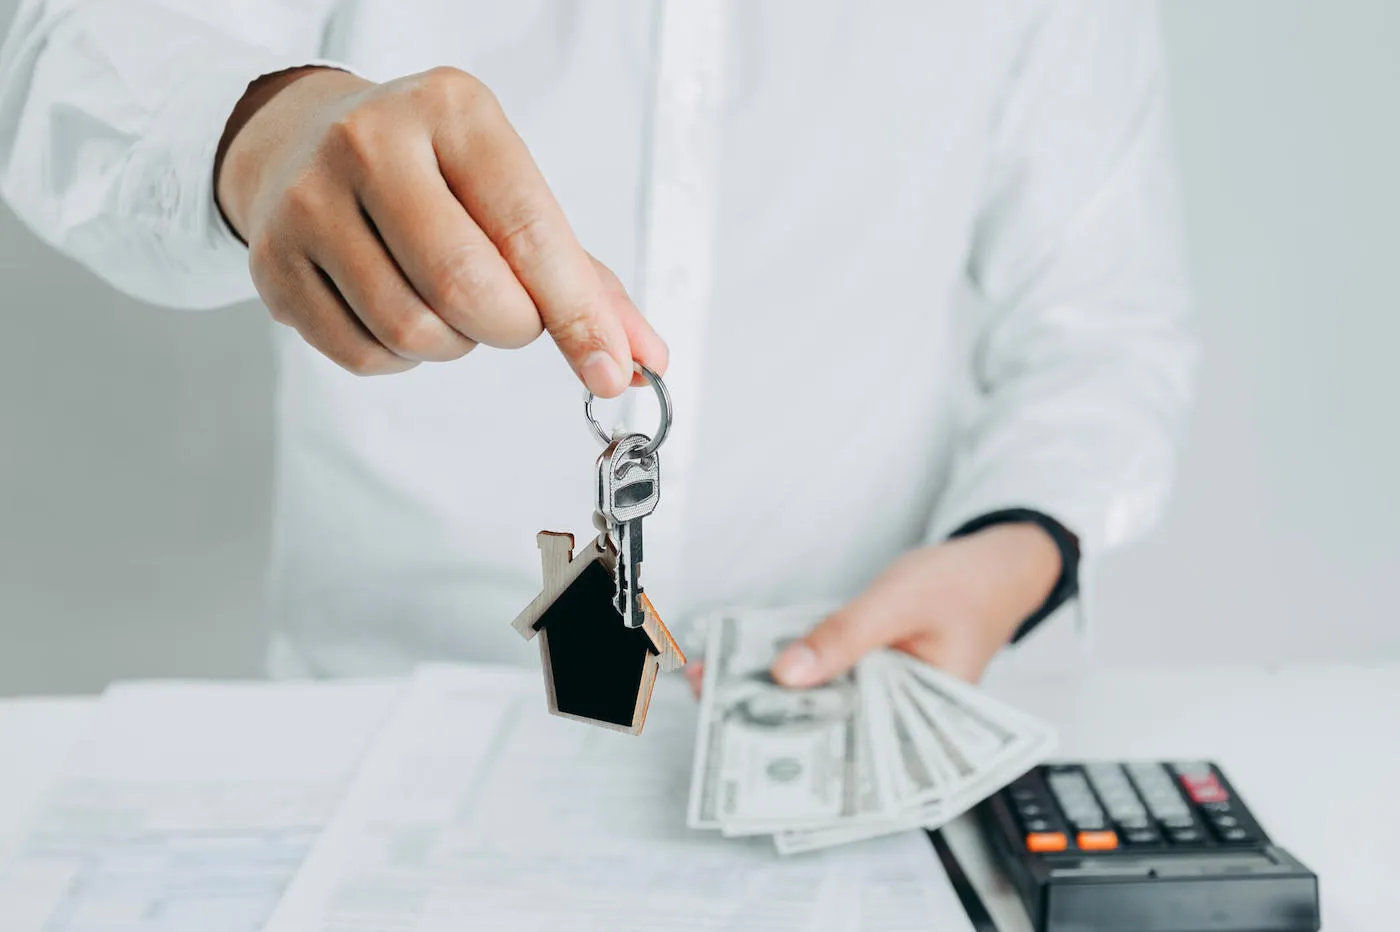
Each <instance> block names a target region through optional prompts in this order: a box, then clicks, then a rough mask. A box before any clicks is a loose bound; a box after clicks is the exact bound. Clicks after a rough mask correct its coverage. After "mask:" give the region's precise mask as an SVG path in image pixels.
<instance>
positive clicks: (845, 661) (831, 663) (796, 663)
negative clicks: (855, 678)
mask: <svg viewBox="0 0 1400 932" xmlns="http://www.w3.org/2000/svg"><path fill="white" fill-rule="evenodd" d="M883 622H884V619H882V618H881V617H880V616H879V615H878V614H876V613H874V612H872V611H870V610H869V608H868V607H867V603H865V602H864V600H857V601H855V602H852V603H851V604H850V605H848V606H846V607H845V608H843V609H841V610H840V611H838V612H836V613H835V614H834V615H831V616H830V617H828V618H827V619H826V620H825V621H823V622H822V623H821V624H819V625H817V626H816V627H815V628H813V629H812V630H811V632H810V633H809V634H808V635H807V636H806V637H804V638H803V639H802V640H800V641H794V642H793V643H791V644H789V645H788V646H787V647H786V648H785V649H784V650H783V652H782V653H781V654H779V655H778V659H777V660H775V661H774V662H773V670H772V673H773V679H775V680H777V681H778V682H779V683H781V684H782V685H784V686H792V687H798V688H801V687H805V686H816V685H818V684H821V683H825V682H827V681H828V680H830V679H832V678H833V677H836V676H840V675H841V674H842V673H845V672H846V671H847V670H849V669H850V668H851V667H853V666H855V664H856V661H857V660H859V659H860V658H862V657H864V656H865V655H866V654H868V653H870V652H871V651H872V650H874V649H875V648H877V647H880V646H882V645H884V644H887V643H889V641H890V640H891V635H892V632H889V631H886V630H885V628H886V625H885V624H884V623H883Z"/></svg>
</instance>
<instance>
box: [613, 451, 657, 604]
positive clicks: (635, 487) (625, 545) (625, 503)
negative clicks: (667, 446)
mask: <svg viewBox="0 0 1400 932" xmlns="http://www.w3.org/2000/svg"><path fill="white" fill-rule="evenodd" d="M650 443H651V438H650V437H648V436H646V435H645V434H624V435H623V436H621V437H618V438H617V439H615V440H613V441H612V443H610V444H608V447H607V449H605V450H604V451H603V454H602V455H601V456H599V457H598V502H597V505H598V513H599V515H601V516H602V518H603V521H604V524H605V526H606V528H607V532H608V537H609V539H610V540H611V541H612V544H613V549H615V550H616V551H617V565H616V568H615V570H614V579H613V582H614V585H615V588H616V592H615V593H614V595H613V605H614V607H616V608H617V611H618V613H619V614H620V615H621V616H622V623H623V624H624V625H626V626H627V627H629V628H638V627H641V625H642V622H643V621H645V614H646V613H645V612H644V610H643V609H642V603H641V600H640V599H639V598H638V596H640V595H641V594H642V584H641V579H640V573H641V566H642V519H643V518H645V517H646V516H647V515H649V514H651V513H652V512H653V511H655V510H656V504H657V502H658V501H660V499H661V463H660V460H659V459H658V458H657V456H656V454H655V453H652V454H649V455H644V454H643V452H642V451H643V449H644V448H645V447H646V446H647V445H648V444H650Z"/></svg>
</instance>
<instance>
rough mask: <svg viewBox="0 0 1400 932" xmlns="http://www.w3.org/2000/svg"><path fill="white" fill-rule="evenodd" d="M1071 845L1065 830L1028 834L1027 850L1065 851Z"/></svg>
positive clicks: (1042, 851) (1037, 851) (1040, 851)
mask: <svg viewBox="0 0 1400 932" xmlns="http://www.w3.org/2000/svg"><path fill="white" fill-rule="evenodd" d="M1068 847H1069V839H1068V838H1066V837H1065V834H1064V832H1032V833H1031V834H1029V835H1027V836H1026V850H1027V851H1034V852H1036V853H1038V854H1039V853H1044V852H1047V851H1064V850H1065V849H1066V848H1068Z"/></svg>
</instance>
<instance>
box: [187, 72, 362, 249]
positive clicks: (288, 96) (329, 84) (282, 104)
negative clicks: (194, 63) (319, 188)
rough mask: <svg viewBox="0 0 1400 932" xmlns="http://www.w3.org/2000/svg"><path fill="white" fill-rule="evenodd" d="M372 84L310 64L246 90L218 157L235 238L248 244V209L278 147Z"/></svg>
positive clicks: (218, 187) (219, 193)
mask: <svg viewBox="0 0 1400 932" xmlns="http://www.w3.org/2000/svg"><path fill="white" fill-rule="evenodd" d="M369 84H370V82H368V81H366V80H364V79H363V78H359V77H357V76H355V75H352V74H350V73H348V72H345V71H340V70H338V69H335V68H328V67H324V66H320V65H309V66H306V67H303V68H292V69H289V70H287V71H279V72H275V73H273V74H268V75H264V76H262V77H260V78H258V79H257V80H255V81H253V82H252V83H251V84H249V85H248V90H247V92H245V93H244V95H243V97H242V98H241V99H240V100H239V102H238V104H237V105H236V106H235V107H234V109H233V112H232V113H231V114H230V115H229V118H228V122H227V123H226V124H225V125H224V132H223V136H222V137H221V138H220V139H219V147H218V150H217V151H216V153H215V156H214V193H215V200H216V202H217V206H218V208H219V211H220V212H221V213H222V214H223V216H224V219H225V220H226V221H228V224H229V226H230V227H232V228H233V230H234V232H235V233H237V234H238V235H239V236H240V237H242V238H243V239H244V240H245V241H246V240H247V238H248V234H247V218H248V213H249V209H250V207H251V205H252V203H253V201H254V200H255V199H256V197H257V193H258V191H259V190H260V189H261V186H262V178H263V176H264V174H265V172H266V170H267V168H268V166H269V164H270V163H272V162H273V161H274V156H275V153H276V151H277V149H278V147H279V145H281V144H283V143H285V142H286V141H287V140H288V139H290V138H292V137H293V134H294V131H295V129H296V128H297V127H298V126H301V125H304V123H305V121H306V120H307V119H308V118H309V117H310V116H311V115H312V114H313V113H314V112H315V110H317V109H319V108H321V107H324V106H326V105H327V104H329V103H332V102H335V101H338V100H342V99H344V98H345V97H347V96H349V95H350V94H352V93H354V92H355V91H358V90H361V89H363V88H364V87H366V86H368V85H369Z"/></svg>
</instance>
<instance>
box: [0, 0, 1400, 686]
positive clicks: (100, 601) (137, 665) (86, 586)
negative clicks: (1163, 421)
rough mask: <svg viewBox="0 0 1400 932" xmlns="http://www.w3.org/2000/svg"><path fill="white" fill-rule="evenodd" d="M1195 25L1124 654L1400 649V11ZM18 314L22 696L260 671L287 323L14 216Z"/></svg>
mask: <svg viewBox="0 0 1400 932" xmlns="http://www.w3.org/2000/svg"><path fill="white" fill-rule="evenodd" d="M14 7H15V0H0V23H4V24H8V21H9V18H10V16H11V15H12V14H13V11H14ZM1165 20H1166V25H1167V38H1168V42H1169V46H1170V52H1171V57H1172V60H1173V65H1174V67H1175V109H1176V113H1177V125H1178V137H1179V147H1180V153H1181V164H1182V173H1183V176H1184V180H1185V186H1186V193H1187V211H1188V215H1189V221H1190V233H1191V242H1190V247H1191V257H1192V262H1193V266H1194V273H1195V279H1196V285H1197V290H1198V293H1199V297H1200V329H1201V333H1202V336H1203V339H1204V344H1205V356H1204V360H1203V368H1202V371H1201V382H1200V392H1199V399H1200V400H1199V404H1198V411H1197V415H1196V418H1195V422H1194V424H1193V428H1192V432H1191V435H1190V437H1189V440H1188V443H1187V446H1186V449H1185V451H1184V455H1183V462H1182V471H1181V478H1180V487H1179V492H1178V495H1177V497H1176V500H1175V503H1174V507H1173V510H1172V511H1171V513H1170V515H1169V517H1168V519H1167V521H1166V522H1165V524H1164V526H1163V527H1162V529H1161V530H1160V531H1159V532H1158V533H1157V534H1156V535H1155V536H1154V537H1153V538H1152V539H1150V540H1148V541H1145V542H1144V543H1142V544H1140V545H1138V546H1136V547H1135V548H1132V549H1130V550H1128V551H1125V552H1123V553H1122V554H1119V555H1116V556H1114V557H1112V558H1110V559H1109V560H1107V561H1105V562H1104V564H1103V565H1102V566H1101V568H1100V573H1099V575H1098V578H1097V579H1096V586H1095V588H1096V592H1097V597H1096V608H1097V612H1096V622H1095V629H1096V641H1097V649H1096V654H1095V656H1096V662H1099V663H1106V664H1133V663H1161V662H1173V663H1175V662H1179V663H1201V662H1209V663H1230V662H1249V661H1270V662H1272V661H1286V660H1311V659H1361V660H1365V659H1372V658H1376V657H1380V656H1390V657H1392V658H1400V534H1397V531H1396V528H1397V527H1400V490H1397V486H1398V485H1400V415H1397V413H1396V411H1395V410H1393V409H1394V408H1395V407H1396V402H1397V400H1400V366H1397V365H1395V363H1394V360H1393V357H1394V356H1395V354H1396V352H1397V350H1396V347H1400V294H1397V291H1398V289H1397V286H1396V284H1395V281H1396V275H1395V272H1394V269H1395V264H1396V261H1397V260H1396V253H1397V252H1400V233H1397V227H1396V223H1397V218H1400V172H1397V171H1396V166H1400V120H1397V114H1400V4H1394V3H1391V2H1389V0H1346V2H1340V3H1331V4H1320V3H1307V2H1282V0H1248V2H1245V0H1222V2H1215V3H1210V4H1204V3H1185V2H1177V3H1169V4H1168V5H1167V7H1166V10H1165ZM0 325H2V326H3V337H2V338H0V353H3V360H4V363H3V365H0V694H8V693H19V692H37V691H45V692H54V691H71V690H90V689H96V688H99V687H100V686H101V685H102V684H103V683H105V682H106V681H107V680H108V679H109V678H112V677H118V676H133V675H216V674H219V675H238V674H247V673H252V672H255V671H256V669H257V666H258V662H259V650H260V644H261V638H262V634H263V633H262V631H261V630H260V629H259V627H258V624H257V619H258V616H259V612H258V606H259V594H258V581H259V574H260V572H261V566H262V563H263V560H264V559H265V554H266V541H265V538H266V534H267V523H268V522H267V509H268V481H269V462H270V461H269V456H270V446H271V430H270V420H269V417H270V405H271V397H272V384H271V383H272V377H273V373H272V365H271V360H270V358H269V348H268V341H267V329H266V328H267V325H266V323H265V318H264V316H263V313H262V312H261V311H260V309H258V308H257V307H251V306H245V307H240V308H236V309H232V310H229V311H222V312H218V313H213V314H186V313H179V312H171V311H163V310H158V309H153V308H149V307H145V306H143V305H140V304H138V303H136V302H134V301H131V300H130V299H127V298H124V297H122V296H121V295H118V294H116V293H115V292H113V291H111V290H110V289H108V288H106V287H105V286H103V285H102V284H101V283H100V282H99V281H97V280H96V279H95V278H94V277H93V276H91V275H90V274H88V273H87V272H85V271H83V270H82V269H81V268H79V267H77V266H76V265H74V264H73V263H71V262H69V261H67V260H65V259H63V258H61V257H59V256H57V255H55V254H53V253H52V252H51V251H49V250H48V249H46V248H45V247H43V246H42V245H41V244H39V243H38V242H36V241H35V240H34V239H33V238H32V237H31V236H30V235H29V234H28V233H27V232H26V231H25V230H24V229H23V228H22V227H21V226H20V225H19V224H18V222H16V221H15V219H14V218H13V217H12V216H10V215H9V214H7V213H4V212H3V208H0Z"/></svg>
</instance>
